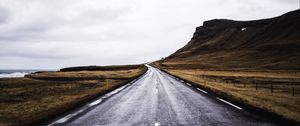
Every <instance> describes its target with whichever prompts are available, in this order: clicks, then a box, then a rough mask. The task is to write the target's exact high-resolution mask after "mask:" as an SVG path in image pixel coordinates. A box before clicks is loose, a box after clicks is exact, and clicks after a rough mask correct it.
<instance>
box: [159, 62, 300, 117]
mask: <svg viewBox="0 0 300 126" xmlns="http://www.w3.org/2000/svg"><path fill="white" fill-rule="evenodd" d="M160 67H161V68H163V69H164V70H166V71H167V72H169V73H170V74H172V75H175V76H178V77H180V78H183V79H185V80H189V81H191V82H194V83H195V84H197V85H199V86H201V87H204V88H206V89H208V90H210V91H213V92H214V93H216V94H218V95H221V96H224V97H226V98H228V99H231V100H232V101H235V102H239V103H243V104H246V105H250V106H254V107H257V108H261V109H264V110H267V111H269V112H273V113H276V114H277V115H279V116H282V117H284V118H288V119H291V120H294V121H297V122H300V72H283V71H281V72H279V71H275V72H272V71H229V70H227V71H211V70H201V69H170V68H168V69H166V68H164V67H162V66H160Z"/></svg>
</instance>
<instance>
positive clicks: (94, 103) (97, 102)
mask: <svg viewBox="0 0 300 126" xmlns="http://www.w3.org/2000/svg"><path fill="white" fill-rule="evenodd" d="M101 101H102V98H100V99H98V100H96V101H94V102H92V103H91V104H90V106H94V105H97V104H99V103H100V102H101Z"/></svg>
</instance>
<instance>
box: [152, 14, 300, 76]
mask: <svg viewBox="0 0 300 126" xmlns="http://www.w3.org/2000/svg"><path fill="white" fill-rule="evenodd" d="M157 63H160V65H161V66H165V67H169V68H197V69H210V70H287V71H299V70H300V10H295V11H292V12H288V13H286V14H283V15H281V16H278V17H274V18H269V19H261V20H253V21H234V20H227V19H214V20H209V21H205V22H204V23H203V26H199V27H197V28H196V31H195V33H194V35H193V37H192V39H191V40H190V41H189V42H188V43H187V45H185V46H184V47H182V48H181V49H179V50H178V51H176V52H175V53H173V54H171V55H170V56H168V57H166V58H165V59H162V60H160V61H158V62H157Z"/></svg>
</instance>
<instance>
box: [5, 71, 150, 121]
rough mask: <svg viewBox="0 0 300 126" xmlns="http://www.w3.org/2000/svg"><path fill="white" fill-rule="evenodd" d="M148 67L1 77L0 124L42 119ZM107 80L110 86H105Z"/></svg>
mask: <svg viewBox="0 0 300 126" xmlns="http://www.w3.org/2000/svg"><path fill="white" fill-rule="evenodd" d="M145 70H146V68H145V67H140V68H137V69H128V70H114V71H79V72H44V73H36V74H32V75H30V76H28V77H24V78H1V79H0V125H1V126H14V125H31V124H33V123H39V122H41V121H44V120H45V119H48V118H49V117H53V116H55V115H57V114H59V113H62V112H64V111H66V110H69V109H72V108H74V107H76V106H78V105H79V104H82V103H84V102H87V101H88V100H90V99H92V98H95V97H96V96H98V95H101V94H104V93H106V92H108V91H111V90H113V89H115V88H117V87H119V86H121V85H122V84H125V83H126V82H128V81H129V80H131V79H132V78H135V77H137V76H139V75H141V74H142V73H144V72H145ZM33 78H35V79H33ZM106 80H108V82H109V85H110V86H106V87H104V86H103V83H104V81H106ZM107 87H108V88H107Z"/></svg>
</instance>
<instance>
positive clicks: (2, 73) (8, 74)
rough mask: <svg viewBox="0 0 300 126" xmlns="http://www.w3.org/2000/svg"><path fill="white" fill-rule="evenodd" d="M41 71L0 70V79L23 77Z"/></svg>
mask: <svg viewBox="0 0 300 126" xmlns="http://www.w3.org/2000/svg"><path fill="white" fill-rule="evenodd" d="M37 71H41V70H0V78H13V77H24V76H25V75H26V74H30V73H33V72H37Z"/></svg>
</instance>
